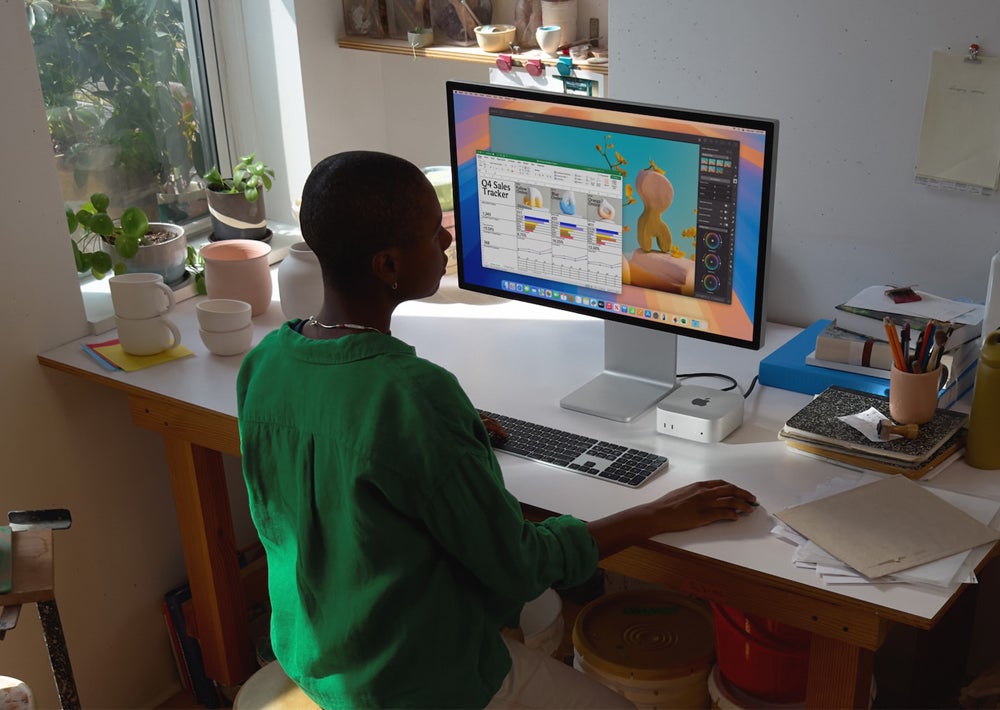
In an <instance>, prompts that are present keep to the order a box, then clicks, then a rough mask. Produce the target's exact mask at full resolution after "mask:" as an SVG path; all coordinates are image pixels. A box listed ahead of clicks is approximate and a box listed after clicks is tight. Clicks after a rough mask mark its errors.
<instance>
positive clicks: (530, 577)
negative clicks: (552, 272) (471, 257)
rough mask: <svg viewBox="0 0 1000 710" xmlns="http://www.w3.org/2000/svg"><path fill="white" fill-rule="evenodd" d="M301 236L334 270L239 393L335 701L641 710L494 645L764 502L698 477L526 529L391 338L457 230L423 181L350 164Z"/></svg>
mask: <svg viewBox="0 0 1000 710" xmlns="http://www.w3.org/2000/svg"><path fill="white" fill-rule="evenodd" d="M300 222H301V225H302V235H303V237H304V239H305V240H306V242H307V243H308V245H309V246H310V248H311V249H312V250H313V251H314V252H315V254H316V256H317V258H318V259H319V262H320V265H321V267H322V271H323V282H324V294H325V296H324V302H323V306H322V309H321V310H320V312H319V313H317V314H315V315H314V316H312V317H310V318H308V319H304V320H298V321H291V322H288V323H286V324H284V325H283V326H282V327H281V328H280V329H279V330H277V331H275V332H273V333H271V334H269V335H268V336H267V337H266V338H264V340H263V341H262V342H261V343H260V344H259V345H258V346H257V347H256V348H254V350H253V351H251V352H250V353H249V354H248V355H247V357H246V359H245V360H244V363H243V366H242V368H241V370H240V374H239V378H238V384H237V395H238V404H239V419H240V435H241V441H242V447H243V466H244V474H245V478H246V483H247V488H248V490H249V494H250V506H251V513H252V515H253V520H254V524H255V525H256V527H257V530H258V532H259V533H260V537H261V540H262V542H263V544H264V547H265V549H266V551H267V557H268V573H269V584H270V596H271V605H272V619H271V635H272V644H273V647H274V651H275V655H276V656H277V658H278V660H279V661H280V662H281V665H282V667H283V668H284V670H285V672H286V673H287V674H288V675H289V677H291V678H292V679H293V680H294V681H295V682H296V683H298V684H299V685H300V686H301V687H302V688H303V689H304V690H305V692H306V693H307V694H309V695H310V696H311V697H312V698H313V699H314V700H315V701H316V702H317V703H319V704H320V705H322V706H323V707H328V708H329V707H341V706H361V707H376V706H381V707H385V706H391V707H404V706H423V707H483V706H486V705H492V706H495V707H501V706H507V707H552V706H560V707H573V706H576V707H587V706H589V707H613V706H616V705H617V706H623V705H624V706H628V703H627V701H626V700H625V699H624V698H621V697H620V696H617V695H616V694H614V693H612V692H611V691H609V690H607V689H606V688H604V687H603V686H601V685H599V684H598V683H596V682H594V681H592V680H590V679H589V678H588V677H587V676H584V675H583V674H581V673H578V672H576V671H574V670H573V669H571V668H569V667H568V666H565V665H564V664H561V663H559V662H558V661H556V660H554V659H552V658H549V657H547V656H544V655H542V654H538V653H536V652H534V651H531V650H530V649H527V648H526V647H524V645H523V644H521V643H519V642H518V641H516V640H512V639H511V638H509V637H508V636H507V635H504V634H503V633H502V630H503V629H504V628H510V627H516V626H517V620H518V617H519V614H520V609H521V606H522V605H523V604H524V602H526V601H528V600H531V599H534V598H535V597H537V596H538V595H539V594H541V593H542V592H543V591H544V590H545V589H546V588H548V587H552V586H555V587H560V586H575V585H577V584H580V583H582V582H584V581H585V580H587V579H589V578H590V577H591V575H592V574H593V573H594V572H595V570H596V567H597V561H598V559H599V558H600V557H603V556H605V555H609V554H612V553H614V552H616V551H619V550H621V549H623V548H624V547H627V546H628V545H631V544H633V543H637V542H640V541H642V540H645V539H648V538H649V537H652V536H653V535H656V534H658V533H661V532H666V531H671V530H683V529H687V528H691V527H695V526H698V525H704V524H707V523H711V522H713V521H716V520H731V519H735V518H736V517H738V516H739V515H740V514H742V513H746V512H748V511H750V510H751V509H752V506H753V504H754V500H755V499H754V496H753V495H752V494H750V493H748V492H747V491H744V490H742V489H740V488H737V487H736V486H733V485H731V484H728V483H725V482H723V481H712V482H705V483H699V484H695V485H693V486H689V487H686V488H682V489H680V490H677V491H673V492H671V493H670V494H668V495H666V496H664V497H663V498H661V499H659V500H656V501H654V502H652V503H649V504H646V505H643V506H640V507H637V508H633V509H630V510H626V511H622V512H620V513H618V514H616V515H613V516H611V517H609V518H604V519H601V520H594V521H591V522H589V523H584V522H583V521H580V520H577V519H575V518H572V517H570V516H558V517H554V518H551V519H549V520H545V521H543V522H541V523H531V522H527V521H525V520H524V518H523V516H522V514H521V510H520V506H519V504H518V502H517V501H516V500H515V499H514V498H513V496H511V495H510V494H509V493H508V492H507V490H506V489H505V488H504V484H503V477H502V473H501V471H500V467H499V465H498V463H497V460H496V457H495V456H494V454H493V450H492V447H491V446H490V439H489V434H488V429H487V427H490V429H492V430H493V431H494V432H495V433H496V434H502V430H500V429H499V427H498V426H497V425H496V424H495V423H493V422H485V423H484V422H483V421H482V420H481V419H480V417H479V416H478V414H477V412H476V410H475V408H474V407H473V406H472V404H471V402H470V401H469V399H468V398H467V397H466V395H465V393H464V392H463V391H462V389H461V387H460V386H459V385H458V382H457V380H456V379H455V378H454V376H453V375H451V374H450V373H449V372H447V371H446V370H444V369H443V368H441V367H439V366H437V365H435V364H433V363H430V362H428V361H426V360H423V359H421V358H419V357H417V355H416V353H415V351H414V349H413V348H412V347H411V346H409V345H407V344H406V343H403V342H402V341H400V340H398V339H396V338H394V337H392V336H391V335H390V325H391V317H392V313H393V310H394V309H395V308H396V306H398V305H399V304H400V303H402V302H403V301H406V300H409V299H416V298H424V297H426V296H430V295H431V294H433V293H434V292H435V291H436V290H437V288H438V285H439V282H440V279H441V276H442V275H443V274H444V272H445V265H446V263H447V257H446V256H445V249H447V248H448V246H449V245H450V244H451V235H450V234H449V233H448V232H447V231H446V230H445V229H444V228H442V226H441V209H440V206H439V203H438V200H437V197H436V195H435V192H434V188H433V187H432V186H431V184H430V183H429V182H428V181H427V179H426V177H424V175H423V173H422V172H421V171H420V169H419V168H417V167H416V166H414V165H413V164H411V163H409V162H407V161H405V160H402V159H400V158H397V157H394V156H390V155H386V154H383V153H375V152H367V151H354V152H347V153H340V154H337V155H333V156H330V157H328V158H326V159H325V160H323V161H322V162H320V163H319V164H318V165H317V166H316V167H315V168H314V169H313V171H312V173H311V174H310V176H309V178H308V179H307V181H306V184H305V188H304V191H303V197H302V209H301V213H300Z"/></svg>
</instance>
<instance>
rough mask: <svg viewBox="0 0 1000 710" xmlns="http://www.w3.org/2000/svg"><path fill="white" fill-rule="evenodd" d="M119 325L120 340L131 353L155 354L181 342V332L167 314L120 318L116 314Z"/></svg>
mask: <svg viewBox="0 0 1000 710" xmlns="http://www.w3.org/2000/svg"><path fill="white" fill-rule="evenodd" d="M115 325H116V326H118V342H119V343H121V346H122V350H124V351H125V352H127V353H128V354H129V355H155V354H156V353H162V352H163V351H164V350H170V349H172V348H176V347H177V346H178V345H180V344H181V332H180V330H178V328H177V326H176V325H175V324H174V322H173V321H172V320H170V319H169V318H167V317H165V316H153V317H152V318H120V317H118V316H115Z"/></svg>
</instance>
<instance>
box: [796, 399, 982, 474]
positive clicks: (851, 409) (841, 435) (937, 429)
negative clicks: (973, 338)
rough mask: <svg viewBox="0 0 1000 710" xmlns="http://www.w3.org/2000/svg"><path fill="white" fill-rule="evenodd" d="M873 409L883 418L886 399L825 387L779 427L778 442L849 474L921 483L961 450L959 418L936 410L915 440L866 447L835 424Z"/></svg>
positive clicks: (962, 419)
mask: <svg viewBox="0 0 1000 710" xmlns="http://www.w3.org/2000/svg"><path fill="white" fill-rule="evenodd" d="M872 407H874V408H875V409H877V410H878V411H879V412H880V413H882V415H884V416H885V417H886V418H888V417H889V399H888V397H885V396H882V395H876V394H871V393H870V392H860V391H857V390H851V389H848V388H845V387H836V386H834V387H829V388H827V389H826V390H824V391H823V392H821V393H820V394H819V395H817V396H816V398H815V399H813V400H812V401H811V402H810V403H809V404H807V405H806V406H805V407H803V408H802V409H800V410H799V411H798V412H796V413H795V414H794V415H793V416H792V417H791V418H789V419H788V421H787V422H785V425H784V426H783V427H782V428H781V431H780V432H779V433H778V438H779V439H781V440H783V441H784V442H785V443H786V444H787V445H788V446H790V447H791V448H793V449H795V450H797V451H800V452H804V453H807V454H812V455H814V456H819V457H822V458H825V459H828V460H830V461H833V462H834V463H839V464H844V465H847V466H850V467H852V468H859V469H864V470H868V471H879V472H881V473H898V474H902V475H904V476H906V477H907V478H913V479H917V478H923V477H925V476H927V475H929V474H931V473H932V472H933V473H936V472H937V471H939V470H940V469H941V468H943V467H944V466H946V465H947V464H949V463H951V462H952V461H954V460H955V459H956V458H958V456H960V455H961V452H962V451H963V449H964V446H965V424H966V420H967V417H966V415H965V414H961V413H959V412H953V411H949V410H946V409H938V410H937V412H936V413H935V414H934V418H933V419H932V420H931V421H929V422H927V423H926V424H921V425H920V427H919V431H918V433H917V436H916V438H913V439H908V438H905V437H898V438H892V439H889V440H886V441H871V440H870V439H869V438H868V437H867V436H865V435H864V434H863V433H861V432H860V431H858V430H857V429H855V428H854V427H852V426H851V425H850V424H848V423H846V422H844V421H842V420H841V417H846V416H849V415H852V414H860V413H861V412H865V411H867V410H868V409H870V408H872Z"/></svg>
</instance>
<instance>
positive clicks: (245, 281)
mask: <svg viewBox="0 0 1000 710" xmlns="http://www.w3.org/2000/svg"><path fill="white" fill-rule="evenodd" d="M270 253H271V245H270V244H266V243H264V242H261V241H257V240H255V239H226V240H224V241H221V242H212V243H211V244H206V245H205V246H203V247H202V248H201V255H202V256H203V257H204V258H205V289H206V291H208V297H209V298H231V299H234V300H237V301H246V302H247V303H249V304H250V308H251V313H252V314H253V315H254V316H259V315H260V314H261V313H263V312H264V311H266V310H267V309H268V306H270V305H271V270H270V267H269V266H268V254H270Z"/></svg>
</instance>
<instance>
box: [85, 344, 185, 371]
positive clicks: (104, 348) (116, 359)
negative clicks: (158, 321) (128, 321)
mask: <svg viewBox="0 0 1000 710" xmlns="http://www.w3.org/2000/svg"><path fill="white" fill-rule="evenodd" d="M94 350H96V351H97V352H99V353H100V354H101V355H102V356H104V357H106V358H107V359H108V360H110V361H111V362H113V363H114V364H116V365H118V367H120V368H121V369H123V370H125V371H126V372H134V371H135V370H141V369H143V368H145V367H152V366H153V365H161V364H163V363H165V362H170V361H171V360H179V359H180V358H182V357H187V356H188V355H194V353H193V352H191V351H190V350H188V349H187V348H186V347H184V346H183V345H178V346H177V347H176V348H171V349H170V350H164V351H163V352H162V353H156V354H155V355H129V354H128V353H127V352H125V351H124V350H123V349H122V346H121V344H120V343H115V344H113V345H99V346H97V347H95V348H94Z"/></svg>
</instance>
